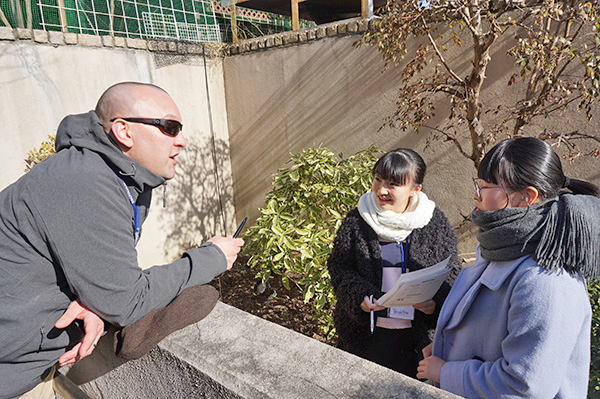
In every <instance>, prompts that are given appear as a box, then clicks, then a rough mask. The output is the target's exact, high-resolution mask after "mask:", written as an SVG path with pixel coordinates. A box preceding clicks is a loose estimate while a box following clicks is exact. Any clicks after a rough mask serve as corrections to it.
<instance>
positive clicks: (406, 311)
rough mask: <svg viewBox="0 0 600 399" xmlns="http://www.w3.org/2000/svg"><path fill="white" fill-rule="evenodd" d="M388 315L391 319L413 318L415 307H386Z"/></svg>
mask: <svg viewBox="0 0 600 399" xmlns="http://www.w3.org/2000/svg"><path fill="white" fill-rule="evenodd" d="M388 317H391V318H392V319H405V320H414V319H415V308H413V307H412V306H396V307H393V308H389V309H388Z"/></svg>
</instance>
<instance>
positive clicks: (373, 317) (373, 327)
mask: <svg viewBox="0 0 600 399" xmlns="http://www.w3.org/2000/svg"><path fill="white" fill-rule="evenodd" d="M369 301H371V303H373V295H371V296H370V297H369ZM374 329H375V313H374V312H373V309H371V334H373V330H374Z"/></svg>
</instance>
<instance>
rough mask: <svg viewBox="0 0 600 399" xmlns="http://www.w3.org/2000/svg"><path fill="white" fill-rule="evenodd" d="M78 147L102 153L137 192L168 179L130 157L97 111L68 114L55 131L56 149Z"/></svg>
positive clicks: (154, 186) (153, 186)
mask: <svg viewBox="0 0 600 399" xmlns="http://www.w3.org/2000/svg"><path fill="white" fill-rule="evenodd" d="M71 147H75V148H77V149H88V150H90V151H93V152H95V153H97V154H98V155H100V156H101V157H102V158H103V159H104V160H105V162H106V163H107V164H108V165H109V166H110V167H111V168H112V169H113V170H114V171H115V172H116V173H118V174H119V176H120V177H121V178H122V179H123V180H125V181H126V182H127V185H128V186H133V187H134V188H135V189H136V190H137V191H138V192H143V191H146V190H147V189H153V188H156V187H158V186H160V185H161V184H164V183H165V182H166V180H165V179H164V178H162V177H161V176H158V175H156V174H154V173H152V172H150V171H149V170H148V169H146V168H145V167H143V166H142V165H140V164H139V163H138V162H136V161H134V160H133V159H131V158H129V157H128V156H127V155H125V154H124V153H123V151H121V149H120V148H119V147H118V146H117V144H116V143H115V142H114V141H113V140H112V139H111V138H110V136H109V135H108V134H107V133H106V132H105V131H104V128H103V127H102V122H100V119H99V118H98V115H96V112H95V111H89V112H87V113H85V114H77V115H69V116H67V117H65V118H64V119H63V120H62V122H61V123H60V125H59V126H58V130H57V132H56V152H59V151H61V150H64V149H67V148H71Z"/></svg>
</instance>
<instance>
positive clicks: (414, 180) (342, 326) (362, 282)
mask: <svg viewBox="0 0 600 399" xmlns="http://www.w3.org/2000/svg"><path fill="white" fill-rule="evenodd" d="M425 170H426V167H425V162H424V161H423V159H422V158H421V156H420V155H419V154H417V153H416V152H415V151H413V150H409V149H405V148H399V149H397V150H394V151H390V152H388V153H387V154H385V155H383V156H382V157H381V158H380V159H379V160H378V161H377V163H376V164H375V166H374V168H373V185H372V191H369V192H368V193H366V194H364V195H363V196H362V197H361V198H360V200H359V203H358V208H356V209H354V210H352V211H350V212H349V213H348V215H347V216H346V218H345V219H344V221H343V222H342V225H341V227H340V228H339V230H338V232H337V236H336V238H335V242H334V247H333V250H332V252H331V255H330V257H329V260H328V269H329V274H330V275H331V283H332V285H333V288H334V292H335V295H336V297H337V305H336V308H335V311H334V322H335V326H336V329H337V332H338V336H339V347H340V348H341V349H343V350H345V351H348V352H350V353H353V354H355V355H358V356H361V357H363V358H365V359H368V360H371V361H374V362H376V363H379V364H381V365H383V366H385V367H388V368H391V369H393V370H396V371H398V372H401V373H403V374H406V375H408V376H411V377H413V378H414V377H416V374H417V364H418V358H419V356H420V353H421V349H422V348H424V347H425V346H426V345H428V344H429V342H430V339H429V335H428V329H433V328H434V327H435V321H436V319H437V314H438V312H439V309H440V308H441V304H442V302H443V300H444V298H445V296H446V295H447V294H448V292H449V290H450V284H448V283H444V285H443V286H442V288H441V289H440V290H439V292H438V293H437V294H436V295H435V296H434V298H433V299H432V300H429V301H426V302H424V303H421V304H419V305H415V306H414V307H407V308H390V311H388V309H387V308H383V307H381V306H378V305H377V304H376V301H375V300H376V299H377V298H380V297H381V296H382V295H383V294H384V293H385V292H386V291H388V290H389V289H390V288H391V287H392V286H393V285H394V283H395V282H396V280H398V278H399V277H400V276H401V275H402V273H407V272H411V271H416V270H419V269H423V268H425V267H429V266H432V265H434V264H436V263H438V262H440V261H442V260H444V259H446V258H447V257H450V258H451V259H450V262H449V266H450V267H452V268H453V273H451V277H449V278H448V281H449V282H451V281H454V279H455V278H456V276H457V275H458V271H459V268H460V263H459V261H458V256H457V248H456V246H457V243H456V235H455V234H454V231H453V230H452V227H451V226H450V223H449V222H448V219H446V216H444V214H443V213H442V211H440V210H439V209H438V208H437V207H436V206H435V203H434V202H433V201H431V200H430V199H429V198H427V195H425V193H423V191H421V187H422V183H423V178H424V177H425Z"/></svg>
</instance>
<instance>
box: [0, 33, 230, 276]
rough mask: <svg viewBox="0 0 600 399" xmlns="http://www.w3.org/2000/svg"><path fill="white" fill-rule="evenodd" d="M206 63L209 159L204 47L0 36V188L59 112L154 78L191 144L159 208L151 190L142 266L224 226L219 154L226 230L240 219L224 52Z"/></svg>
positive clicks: (51, 129) (19, 170)
mask: <svg viewBox="0 0 600 399" xmlns="http://www.w3.org/2000/svg"><path fill="white" fill-rule="evenodd" d="M207 65H208V81H209V85H208V87H209V94H210V103H211V110H212V121H213V126H214V131H215V140H214V145H215V147H216V149H217V157H213V150H212V148H213V140H212V138H211V134H210V124H209V113H208V110H209V108H208V97H207V89H206V81H205V71H204V62H203V58H202V55H180V54H165V53H154V52H150V51H145V50H137V49H129V48H108V47H99V48H98V47H86V46H82V45H73V46H67V45H57V46H52V45H48V44H40V43H36V42H34V41H32V40H0V117H1V119H2V131H1V132H0V136H1V138H2V146H0V159H2V166H3V171H2V174H1V175H0V187H5V186H7V185H8V184H10V183H11V182H13V181H15V180H16V179H18V178H19V176H21V175H22V174H23V169H24V167H25V164H24V161H23V159H24V158H25V156H26V154H27V152H28V151H29V150H30V149H32V148H33V147H39V144H40V143H41V142H42V141H43V140H44V139H45V138H46V137H47V136H48V135H49V134H52V135H54V134H55V133H56V128H57V126H58V124H59V122H60V121H61V120H62V118H63V117H64V116H66V115H68V114H73V113H81V112H87V111H89V110H90V109H93V108H94V106H95V105H96V102H97V100H98V97H99V96H100V95H101V94H102V92H103V91H104V90H105V89H106V88H108V87H109V86H110V85H112V84H114V83H117V82H120V81H140V82H149V83H154V84H157V85H159V86H161V87H163V88H164V89H165V90H167V91H168V92H169V93H170V94H171V96H172V97H173V99H174V100H175V102H176V103H177V104H178V105H179V108H180V110H181V114H182V117H183V124H184V130H183V132H184V134H185V137H186V139H187V141H188V147H187V149H186V150H184V151H182V152H181V154H180V156H179V164H178V166H177V175H176V177H175V179H173V180H171V181H169V184H168V186H167V207H166V208H165V209H163V208H162V195H163V190H162V189H161V188H160V189H157V190H156V191H155V196H154V203H153V205H152V209H151V211H150V217H149V219H148V221H147V222H146V223H145V224H144V229H143V235H142V240H141V241H140V243H139V244H138V252H139V259H140V264H141V265H142V267H149V266H152V265H154V264H163V263H166V262H168V261H170V260H173V259H174V258H175V257H176V256H177V255H178V254H179V253H180V252H181V250H182V248H183V247H186V246H190V245H192V244H194V243H201V242H202V241H204V240H205V239H207V238H210V237H211V236H212V235H213V234H214V233H215V232H218V233H222V227H221V225H222V223H221V216H220V215H221V212H220V208H221V205H220V201H219V199H218V196H217V185H216V184H215V181H216V180H215V179H216V177H215V167H214V165H215V160H216V162H217V164H218V169H217V170H218V172H219V177H220V180H221V181H220V185H219V186H220V187H221V189H222V190H221V191H222V194H223V201H222V203H223V207H224V213H225V218H226V223H227V226H228V227H227V229H228V231H227V232H228V233H230V234H231V230H232V229H234V228H235V221H236V218H235V215H234V209H233V194H232V192H231V189H230V187H231V169H230V163H229V146H228V141H229V138H228V132H227V122H226V109H225V97H224V91H223V72H222V59H212V60H211V59H209V60H208V62H207Z"/></svg>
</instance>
